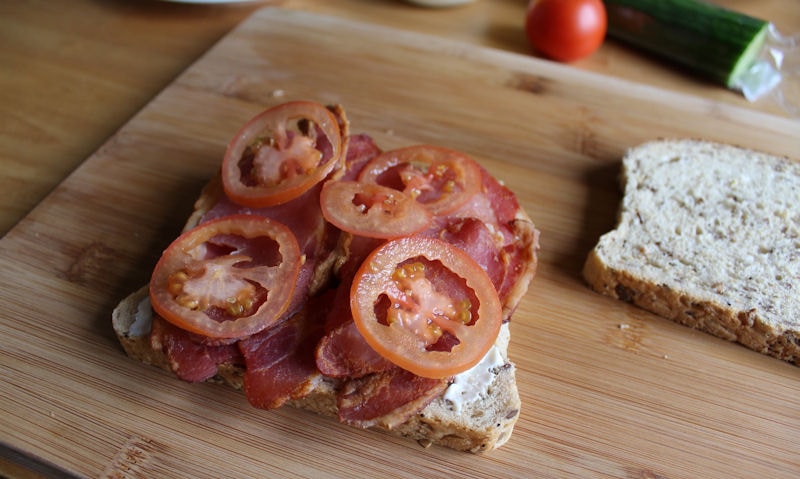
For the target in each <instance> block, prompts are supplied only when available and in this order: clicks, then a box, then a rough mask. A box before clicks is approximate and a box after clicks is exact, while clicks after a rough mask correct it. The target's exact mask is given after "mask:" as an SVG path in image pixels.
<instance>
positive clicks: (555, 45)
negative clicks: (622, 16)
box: [525, 0, 608, 62]
mask: <svg viewBox="0 0 800 479" xmlns="http://www.w3.org/2000/svg"><path fill="white" fill-rule="evenodd" d="M607 28H608V19H607V15H606V9H605V5H603V2H602V0H532V1H531V2H530V4H529V6H528V11H527V14H526V17H525V33H526V36H527V37H528V41H529V42H530V44H531V45H532V46H533V47H534V48H535V49H536V50H537V51H539V52H541V53H542V54H544V55H545V56H547V57H549V58H551V59H553V60H557V61H561V62H571V61H575V60H578V59H580V58H584V57H587V56H589V55H591V54H592V53H594V52H595V51H596V50H597V49H598V48H600V45H602V43H603V40H604V39H605V35H606V30H607Z"/></svg>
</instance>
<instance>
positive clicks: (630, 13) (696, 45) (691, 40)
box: [604, 0, 769, 88]
mask: <svg viewBox="0 0 800 479" xmlns="http://www.w3.org/2000/svg"><path fill="white" fill-rule="evenodd" d="M604 2H605V5H606V10H607V13H608V33H609V35H610V36H612V37H614V38H618V39H620V40H623V41H625V42H628V43H631V44H633V45H636V46H638V47H641V48H644V49H646V50H648V51H651V52H653V53H656V54H658V55H661V56H663V57H666V58H668V59H670V60H673V61H675V62H678V63H680V64H682V65H684V66H686V67H688V68H690V69H691V70H693V71H695V72H697V73H699V74H702V75H704V76H706V77H708V78H710V79H711V80H714V81H716V82H719V83H722V84H723V85H725V86H727V87H728V88H734V87H735V86H736V84H737V79H738V77H739V76H741V75H742V74H743V73H744V72H745V71H746V70H747V69H748V68H749V66H750V65H752V63H753V62H754V60H755V59H756V57H757V56H758V55H759V53H760V51H761V49H762V47H763V45H764V40H765V38H766V36H767V31H768V29H769V22H766V21H764V20H760V19H757V18H753V17H750V16H748V15H744V14H741V13H737V12H733V11H731V10H727V9H724V8H721V7H719V6H716V5H712V4H710V3H706V2H700V1H696V0H604Z"/></svg>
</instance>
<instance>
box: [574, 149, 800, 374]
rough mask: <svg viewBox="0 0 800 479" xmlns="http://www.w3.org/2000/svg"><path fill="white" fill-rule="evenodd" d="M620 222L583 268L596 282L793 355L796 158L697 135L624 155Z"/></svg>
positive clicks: (796, 340) (799, 296)
mask: <svg viewBox="0 0 800 479" xmlns="http://www.w3.org/2000/svg"><path fill="white" fill-rule="evenodd" d="M622 181H623V184H624V197H623V201H622V206H621V209H620V212H619V222H618V225H617V227H616V229H614V230H613V231H611V232H609V233H607V234H605V235H603V236H602V237H601V238H600V240H599V242H598V243H597V245H596V247H595V248H594V249H593V250H592V251H591V252H590V254H589V256H588V258H587V260H586V263H585V266H584V270H583V274H584V277H585V279H586V280H587V282H588V283H589V285H590V286H591V287H592V288H593V289H594V290H596V291H598V292H600V293H602V294H605V295H608V296H611V297H614V298H617V299H621V300H623V301H628V302H631V303H633V304H635V305H637V306H639V307H642V308H644V309H647V310H649V311H652V312H654V313H656V314H658V315H660V316H663V317H665V318H669V319H671V320H674V321H676V322H678V323H680V324H683V325H686V326H689V327H692V328H696V329H698V330H701V331H704V332H707V333H710V334H713V335H715V336H718V337H720V338H724V339H726V340H730V341H736V342H739V343H741V344H742V345H744V346H747V347H748V348H751V349H753V350H755V351H758V352H761V353H764V354H768V355H771V356H774V357H776V358H779V359H782V360H785V361H789V362H791V363H793V364H796V365H800V163H797V162H795V161H792V160H789V159H787V158H781V157H776V156H772V155H768V154H765V153H761V152H756V151H751V150H746V149H742V148H737V147H734V146H729V145H723V144H718V143H712V142H707V141H700V140H660V141H653V142H650V143H646V144H643V145H641V146H638V147H636V148H633V149H631V150H630V151H629V152H628V153H627V154H626V156H625V158H624V159H623V164H622Z"/></svg>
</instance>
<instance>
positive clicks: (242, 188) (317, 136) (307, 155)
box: [222, 101, 342, 208]
mask: <svg viewBox="0 0 800 479" xmlns="http://www.w3.org/2000/svg"><path fill="white" fill-rule="evenodd" d="M341 161H342V137H341V131H340V129H339V124H338V121H337V119H336V116H335V115H334V114H333V113H332V112H331V111H329V110H328V109H327V108H325V107H324V106H322V105H320V104H317V103H314V102H309V101H294V102H288V103H284V104H281V105H278V106H276V107H273V108H270V109H268V110H266V111H264V112H262V113H261V114H259V115H257V116H256V117H254V118H253V119H251V120H250V121H249V122H247V124H245V125H244V127H242V129H241V130H240V131H239V132H238V133H237V134H236V136H235V137H234V138H233V140H231V142H230V144H229V145H228V149H227V151H226V152H225V157H224V158H223V160H222V184H223V187H224V189H225V193H226V194H227V195H228V197H229V198H230V199H231V200H233V201H234V202H236V203H238V204H240V205H243V206H249V207H252V208H261V207H265V206H273V205H277V204H282V203H286V202H287V201H290V200H293V199H294V198H297V197H298V196H300V195H302V194H303V193H305V192H306V191H308V190H309V189H311V187H313V186H314V185H315V184H317V183H319V182H320V181H322V180H323V179H325V177H327V176H328V174H330V172H331V171H333V169H334V168H335V167H336V165H338V164H340V163H341Z"/></svg>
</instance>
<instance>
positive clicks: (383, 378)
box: [337, 367, 448, 429]
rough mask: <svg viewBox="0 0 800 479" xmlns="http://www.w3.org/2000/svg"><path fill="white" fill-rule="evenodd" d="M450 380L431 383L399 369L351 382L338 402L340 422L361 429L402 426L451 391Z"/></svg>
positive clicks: (435, 380) (433, 380)
mask: <svg viewBox="0 0 800 479" xmlns="http://www.w3.org/2000/svg"><path fill="white" fill-rule="evenodd" d="M447 385H448V381H447V379H428V378H423V377H420V376H416V375H414V374H412V373H410V372H408V371H406V370H404V369H401V368H398V367H395V368H392V369H390V370H388V371H384V372H380V373H374V374H370V375H368V376H364V377H362V378H358V379H351V380H349V381H347V382H346V383H345V385H344V387H343V388H342V391H341V393H340V394H339V397H338V398H337V407H338V408H339V420H340V421H342V422H344V423H346V424H350V425H352V426H358V427H372V426H375V425H381V426H384V427H387V428H389V429H391V428H393V427H395V426H398V425H400V424H402V423H404V422H406V421H407V420H408V418H410V417H411V416H413V415H414V414H416V413H417V412H419V411H421V410H422V409H424V408H425V406H427V405H428V404H430V402H431V401H433V400H434V399H436V398H437V397H438V396H439V395H441V394H442V393H443V392H444V390H445V389H447Z"/></svg>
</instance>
